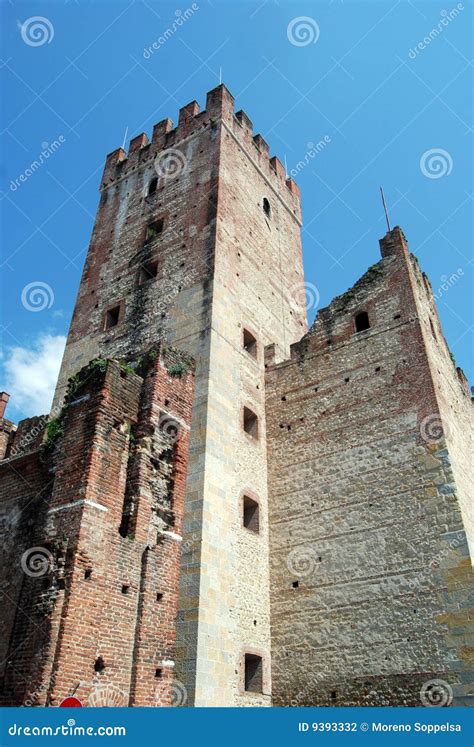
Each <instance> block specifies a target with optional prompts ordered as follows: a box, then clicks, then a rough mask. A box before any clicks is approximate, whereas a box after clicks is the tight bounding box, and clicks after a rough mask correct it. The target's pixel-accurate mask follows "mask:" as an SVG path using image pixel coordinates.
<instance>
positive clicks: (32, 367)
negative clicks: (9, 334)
mask: <svg viewBox="0 0 474 747" xmlns="http://www.w3.org/2000/svg"><path fill="white" fill-rule="evenodd" d="M65 344H66V338H65V337H64V335H42V336H40V337H39V338H38V340H37V342H36V344H35V345H33V346H32V347H31V348H26V347H25V348H22V347H14V348H9V349H8V350H7V351H6V353H5V356H4V359H3V361H2V363H3V369H4V372H5V379H6V385H5V390H6V391H7V392H8V393H9V394H10V407H11V408H12V409H14V410H16V411H17V412H20V413H21V414H22V415H23V417H31V416H32V415H44V414H46V413H48V412H49V411H50V409H51V402H52V399H53V394H54V389H55V387H56V381H57V378H58V374H59V368H60V366H61V360H62V357H63V352H64V346H65ZM7 417H8V411H7Z"/></svg>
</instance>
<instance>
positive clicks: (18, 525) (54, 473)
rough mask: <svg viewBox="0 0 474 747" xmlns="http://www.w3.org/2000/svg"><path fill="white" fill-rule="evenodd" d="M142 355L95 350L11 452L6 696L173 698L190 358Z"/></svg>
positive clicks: (6, 486)
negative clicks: (36, 441) (23, 445)
mask: <svg viewBox="0 0 474 747" xmlns="http://www.w3.org/2000/svg"><path fill="white" fill-rule="evenodd" d="M173 365H174V366H176V365H179V366H180V369H179V370H180V372H181V373H180V376H172V375H171V374H170V373H169V371H173ZM186 368H187V369H189V371H188V372H187V373H186V372H185V371H184V369H186ZM141 369H145V370H144V372H143V377H142V376H139V375H137V374H136V373H134V372H133V370H132V369H130V368H129V367H127V366H123V365H120V364H119V363H117V362H116V361H105V360H97V361H93V362H92V363H91V364H90V365H89V366H88V367H86V368H84V369H82V371H81V372H79V374H77V375H76V376H75V377H74V379H73V380H72V382H71V383H70V388H69V394H68V396H67V399H66V407H65V408H64V409H63V411H62V413H61V415H60V417H59V418H58V419H57V420H55V421H51V422H50V425H49V427H48V434H49V437H48V438H47V439H46V441H45V443H44V444H43V446H42V447H40V448H39V449H37V450H36V451H34V452H30V453H28V454H27V455H26V456H25V455H24V456H21V455H19V456H12V457H10V458H7V459H6V460H5V461H3V462H2V463H1V464H0V478H1V485H2V494H1V499H0V506H1V510H2V516H4V517H5V518H4V520H5V522H6V529H7V531H6V537H7V541H8V545H7V546H6V554H7V556H6V558H5V562H4V563H2V572H3V574H4V578H3V579H2V587H1V589H2V594H3V599H2V602H3V604H2V623H3V624H4V625H5V627H6V630H7V633H9V635H7V636H6V637H5V644H6V646H7V648H6V650H4V651H2V654H3V656H2V661H3V662H4V664H3V672H2V674H3V676H2V701H1V702H2V703H3V704H4V705H16V704H21V703H25V702H26V703H27V704H37V705H58V704H59V703H60V702H61V700H62V699H63V698H64V697H66V696H67V695H69V694H71V693H73V692H75V694H76V695H77V697H79V698H80V699H81V700H82V701H83V702H84V703H87V702H89V704H109V705H144V706H155V705H169V704H171V701H172V698H173V695H174V693H173V690H172V687H171V683H172V678H173V668H174V660H175V654H176V651H175V649H176V645H175V643H176V614H177V602H178V584H179V563H180V559H179V556H180V544H181V542H180V540H181V530H182V516H183V506H184V488H185V478H186V470H187V456H188V446H189V432H190V418H191V408H192V398H193V374H192V370H191V369H192V362H191V361H190V359H189V357H186V356H185V357H184V358H183V356H179V357H177V355H176V354H175V353H174V352H173V351H165V352H161V353H160V354H156V353H155V354H150V356H149V357H148V358H147V359H146V361H145V362H141ZM141 369H140V370H141ZM17 437H18V436H17ZM11 451H13V452H14V453H15V440H14V441H13V443H12V445H11Z"/></svg>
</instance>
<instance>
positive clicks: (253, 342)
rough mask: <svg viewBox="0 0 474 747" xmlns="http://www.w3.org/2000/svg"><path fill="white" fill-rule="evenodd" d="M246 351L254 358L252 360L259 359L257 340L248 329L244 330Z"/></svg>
mask: <svg viewBox="0 0 474 747" xmlns="http://www.w3.org/2000/svg"><path fill="white" fill-rule="evenodd" d="M243 338H244V350H246V351H247V353H248V354H249V355H251V356H252V358H256V357H257V339H256V338H255V337H254V336H253V334H252V333H251V332H249V331H248V329H244V335H243Z"/></svg>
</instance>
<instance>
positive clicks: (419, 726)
mask: <svg viewBox="0 0 474 747" xmlns="http://www.w3.org/2000/svg"><path fill="white" fill-rule="evenodd" d="M372 731H374V732H376V731H382V732H383V731H394V732H410V731H414V732H424V733H425V734H440V733H441V732H450V731H462V726H461V724H453V723H451V722H450V721H446V723H444V724H423V723H421V722H420V721H416V722H415V723H414V724H413V725H412V724H383V723H382V722H381V721H377V722H375V721H374V722H372Z"/></svg>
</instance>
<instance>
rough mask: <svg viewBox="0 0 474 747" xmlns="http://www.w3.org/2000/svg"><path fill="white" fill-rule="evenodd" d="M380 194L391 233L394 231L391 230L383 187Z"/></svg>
mask: <svg viewBox="0 0 474 747" xmlns="http://www.w3.org/2000/svg"><path fill="white" fill-rule="evenodd" d="M380 194H381V195H382V205H383V209H384V211H385V220H386V221H387V228H388V230H389V231H391V230H392V229H391V228H390V220H389V217H388V210H387V203H386V202H385V195H384V193H383V187H380Z"/></svg>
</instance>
